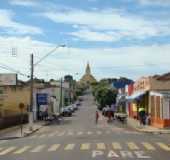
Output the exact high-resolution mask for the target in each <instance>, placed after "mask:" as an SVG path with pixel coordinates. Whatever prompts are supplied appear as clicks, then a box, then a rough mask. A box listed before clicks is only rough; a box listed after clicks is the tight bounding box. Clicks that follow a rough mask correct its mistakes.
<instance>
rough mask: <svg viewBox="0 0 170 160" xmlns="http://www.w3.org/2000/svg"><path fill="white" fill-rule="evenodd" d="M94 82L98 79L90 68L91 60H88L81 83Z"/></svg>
mask: <svg viewBox="0 0 170 160" xmlns="http://www.w3.org/2000/svg"><path fill="white" fill-rule="evenodd" d="M94 82H96V79H95V78H94V76H93V75H92V74H91V69H90V65H89V62H88V63H87V66H86V70H85V74H84V75H83V77H82V78H81V79H80V83H82V84H87V85H89V84H91V83H94Z"/></svg>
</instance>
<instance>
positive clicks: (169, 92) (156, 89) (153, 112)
mask: <svg viewBox="0 0 170 160" xmlns="http://www.w3.org/2000/svg"><path fill="white" fill-rule="evenodd" d="M128 100H130V101H131V104H130V109H129V110H130V111H131V113H130V116H132V117H133V118H137V119H138V114H137V113H138V109H139V107H140V106H143V107H144V108H145V111H146V113H147V114H148V115H150V116H151V125H153V126H156V127H159V128H164V127H169V126H170V80H169V79H163V78H160V76H156V77H155V76H153V77H151V76H150V77H142V78H140V79H139V80H137V81H136V82H135V83H134V86H133V94H131V95H129V96H128Z"/></svg>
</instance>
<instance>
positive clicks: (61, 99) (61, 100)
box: [59, 78, 63, 113]
mask: <svg viewBox="0 0 170 160" xmlns="http://www.w3.org/2000/svg"><path fill="white" fill-rule="evenodd" d="M62 81H63V80H62V78H61V82H60V106H59V113H61V108H62V106H63V82H62Z"/></svg>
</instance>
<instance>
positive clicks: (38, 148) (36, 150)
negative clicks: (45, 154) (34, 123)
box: [30, 145, 45, 153]
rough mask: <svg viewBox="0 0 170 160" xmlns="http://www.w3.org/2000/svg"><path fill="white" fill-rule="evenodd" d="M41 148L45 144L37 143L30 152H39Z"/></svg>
mask: <svg viewBox="0 0 170 160" xmlns="http://www.w3.org/2000/svg"><path fill="white" fill-rule="evenodd" d="M43 148H45V145H39V146H37V147H35V148H34V149H33V150H31V151H30V152H33V153H35V152H41V151H42V149H43Z"/></svg>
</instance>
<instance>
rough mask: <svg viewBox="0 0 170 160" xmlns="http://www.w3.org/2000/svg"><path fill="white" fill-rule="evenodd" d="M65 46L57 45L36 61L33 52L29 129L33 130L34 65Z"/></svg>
mask: <svg viewBox="0 0 170 160" xmlns="http://www.w3.org/2000/svg"><path fill="white" fill-rule="evenodd" d="M60 47H62V48H64V47H66V45H65V44H62V45H59V46H57V47H55V48H54V49H53V50H51V51H50V52H48V53H47V54H46V55H45V56H43V57H42V58H40V59H39V60H38V61H37V62H36V63H34V55H33V54H31V71H30V78H31V79H30V107H29V130H33V127H32V126H33V125H32V124H33V104H34V102H33V98H34V97H33V88H34V80H33V77H34V67H35V66H37V65H38V64H39V63H41V62H42V61H43V60H44V59H45V58H47V57H48V56H49V55H51V54H52V53H53V52H54V51H56V49H58V48H60Z"/></svg>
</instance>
